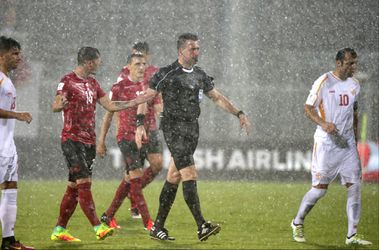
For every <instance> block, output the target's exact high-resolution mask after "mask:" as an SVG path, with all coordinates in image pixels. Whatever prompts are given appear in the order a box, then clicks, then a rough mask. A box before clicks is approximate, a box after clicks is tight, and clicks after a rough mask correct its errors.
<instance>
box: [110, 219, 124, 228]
mask: <svg viewBox="0 0 379 250" xmlns="http://www.w3.org/2000/svg"><path fill="white" fill-rule="evenodd" d="M109 226H110V227H111V228H114V229H120V228H121V226H120V225H119V224H118V223H117V221H116V218H115V217H113V218H112V219H111V221H110V222H109Z"/></svg>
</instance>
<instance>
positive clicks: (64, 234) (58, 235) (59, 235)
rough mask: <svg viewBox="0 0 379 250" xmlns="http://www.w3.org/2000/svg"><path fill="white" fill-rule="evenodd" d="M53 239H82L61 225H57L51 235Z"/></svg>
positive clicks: (76, 240) (71, 240)
mask: <svg viewBox="0 0 379 250" xmlns="http://www.w3.org/2000/svg"><path fill="white" fill-rule="evenodd" d="M50 239H51V240H53V241H67V242H80V241H81V240H80V239H78V238H75V237H74V236H72V235H71V234H70V233H69V232H68V230H67V229H66V228H64V227H61V226H56V227H55V228H54V230H53V233H52V234H51V236H50Z"/></svg>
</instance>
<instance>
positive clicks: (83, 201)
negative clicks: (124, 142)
mask: <svg viewBox="0 0 379 250" xmlns="http://www.w3.org/2000/svg"><path fill="white" fill-rule="evenodd" d="M71 146H72V147H73V149H74V152H75V153H74V154H71V157H67V156H66V159H67V160H68V161H69V165H70V173H71V174H72V176H73V179H74V180H75V182H76V187H77V189H78V203H79V205H80V208H81V209H82V211H83V213H84V214H85V215H86V217H87V219H88V220H89V222H90V223H91V225H92V226H93V228H94V231H95V233H96V238H97V239H99V240H102V239H105V238H106V237H108V236H110V235H112V234H113V231H114V230H113V228H110V227H108V226H107V225H106V224H103V223H101V222H100V220H99V218H98V217H97V214H96V206H95V202H94V200H93V197H92V191H91V186H92V164H93V161H94V159H95V156H96V148H95V146H94V145H87V144H83V143H80V142H72V143H71Z"/></svg>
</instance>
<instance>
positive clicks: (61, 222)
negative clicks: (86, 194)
mask: <svg viewBox="0 0 379 250" xmlns="http://www.w3.org/2000/svg"><path fill="white" fill-rule="evenodd" d="M61 147H62V151H63V155H64V156H65V160H66V163H67V167H68V169H69V170H70V168H71V167H72V166H74V165H71V164H74V162H75V159H76V158H77V156H76V148H75V145H74V143H73V141H71V140H68V141H66V142H63V143H62V144H61ZM77 204H78V189H77V187H76V179H75V177H74V175H73V174H72V173H71V171H69V175H68V183H67V187H66V191H65V193H64V195H63V198H62V201H61V205H60V209H59V216H58V220H57V223H56V225H55V227H54V229H53V233H52V234H51V236H50V239H51V240H53V241H68V242H79V241H80V239H78V238H75V237H74V236H72V235H71V234H70V233H69V232H68V230H67V229H66V228H67V224H68V221H69V220H70V218H71V216H72V214H73V213H74V211H75V209H76V206H77Z"/></svg>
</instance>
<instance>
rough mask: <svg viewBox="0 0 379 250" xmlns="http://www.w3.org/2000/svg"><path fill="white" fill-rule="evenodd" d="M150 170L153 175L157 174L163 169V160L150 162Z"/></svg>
mask: <svg viewBox="0 0 379 250" xmlns="http://www.w3.org/2000/svg"><path fill="white" fill-rule="evenodd" d="M150 166H151V169H152V170H153V172H154V173H155V174H157V173H159V172H160V171H161V170H162V167H163V160H162V159H155V160H152V161H151V162H150Z"/></svg>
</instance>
